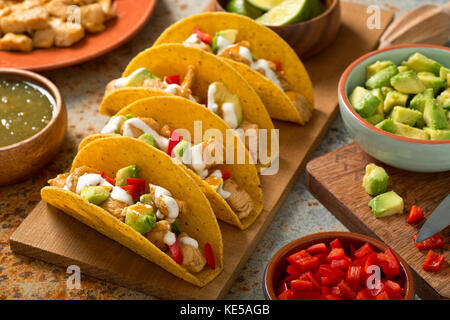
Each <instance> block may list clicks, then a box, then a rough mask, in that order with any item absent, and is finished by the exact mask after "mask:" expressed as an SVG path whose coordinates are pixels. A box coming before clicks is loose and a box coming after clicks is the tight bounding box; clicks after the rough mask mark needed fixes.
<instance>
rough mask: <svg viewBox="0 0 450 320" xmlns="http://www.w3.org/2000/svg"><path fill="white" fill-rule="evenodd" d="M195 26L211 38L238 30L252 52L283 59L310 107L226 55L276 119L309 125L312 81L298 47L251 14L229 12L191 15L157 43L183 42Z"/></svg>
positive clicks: (287, 73)
mask: <svg viewBox="0 0 450 320" xmlns="http://www.w3.org/2000/svg"><path fill="white" fill-rule="evenodd" d="M195 27H198V28H200V30H202V31H203V32H206V33H208V34H209V35H211V37H213V36H214V35H215V33H216V32H218V31H222V30H226V29H237V30H238V35H237V39H236V42H238V41H242V40H246V41H249V42H250V51H251V52H252V54H254V55H255V56H256V57H258V58H262V59H266V60H270V61H279V62H281V65H282V68H283V71H284V73H285V76H286V78H287V80H288V82H289V84H290V86H291V87H292V89H293V90H294V91H296V92H298V93H300V94H302V95H303V96H304V97H305V99H306V100H307V101H308V103H309V104H308V106H309V108H300V107H296V105H294V104H293V103H292V101H291V99H290V98H289V97H288V95H286V94H285V92H284V91H283V90H282V89H280V88H279V87H278V86H276V85H275V84H274V83H273V82H272V81H270V80H269V79H267V78H266V77H264V76H263V75H262V74H260V73H259V72H257V71H255V70H253V69H251V68H250V67H248V66H247V65H245V64H243V63H239V62H236V61H234V60H230V59H226V58H223V59H224V60H225V61H227V62H228V63H229V64H230V65H232V66H233V67H234V68H235V69H236V70H237V71H238V72H239V73H240V74H241V75H242V76H243V77H244V78H245V79H246V80H247V81H248V82H249V83H250V85H251V86H252V87H253V88H254V89H255V91H256V92H257V93H258V95H259V96H260V97H261V99H262V101H263V103H264V104H265V106H266V108H267V110H268V111H269V114H270V116H271V117H272V118H274V119H277V120H284V121H291V122H295V123H299V124H305V123H306V122H307V121H308V120H309V119H310V117H311V109H310V108H311V107H312V106H314V93H313V88H312V84H311V80H310V78H309V75H308V73H307V71H306V69H305V67H304V65H303V63H302V62H301V61H300V59H299V58H298V56H297V55H296V53H295V52H294V50H293V49H292V48H291V47H290V46H289V45H288V44H287V43H286V42H285V41H284V40H283V39H282V38H281V37H280V36H278V35H277V34H276V33H275V32H273V31H272V30H270V29H269V28H267V27H265V26H263V25H261V24H259V23H257V22H255V21H254V20H253V19H250V18H248V17H244V16H242V15H237V14H232V13H226V12H208V13H201V14H196V15H193V16H190V17H188V18H185V19H182V20H180V21H178V22H177V23H175V24H173V25H172V26H170V27H169V28H167V29H166V30H165V31H164V32H163V33H162V34H161V36H160V37H159V38H158V39H157V40H156V42H155V43H154V45H155V46H159V45H162V44H167V43H183V42H184V41H185V40H186V39H187V38H188V37H189V36H190V35H192V33H193V30H194V28H195ZM303 102H304V101H303ZM303 105H307V104H305V103H303Z"/></svg>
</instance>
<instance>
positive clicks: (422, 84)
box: [349, 53, 450, 140]
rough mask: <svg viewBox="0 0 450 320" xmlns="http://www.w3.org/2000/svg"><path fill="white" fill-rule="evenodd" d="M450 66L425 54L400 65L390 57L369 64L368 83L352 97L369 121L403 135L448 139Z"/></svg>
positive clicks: (414, 56) (356, 90)
mask: <svg viewBox="0 0 450 320" xmlns="http://www.w3.org/2000/svg"><path fill="white" fill-rule="evenodd" d="M449 81H450V68H449V66H448V65H447V66H443V65H442V64H441V63H439V62H437V61H434V60H433V59H430V58H428V57H426V56H424V55H423V54H421V53H414V54H412V55H410V56H409V57H408V59H407V60H405V61H403V62H402V63H401V65H400V66H397V65H395V63H394V62H392V61H389V60H382V61H376V62H374V63H372V64H370V65H369V66H367V67H366V82H365V86H362V85H361V86H356V87H355V88H354V89H353V92H351V94H350V96H349V101H350V104H351V105H352V107H353V108H354V109H355V111H356V112H357V113H358V114H359V115H360V116H361V117H362V118H364V119H365V120H366V121H367V122H368V123H370V124H372V125H374V126H376V127H377V128H379V129H381V130H384V131H387V132H390V133H394V134H396V135H399V136H403V137H408V138H412V139H421V140H430V139H431V140H447V139H450V138H449V131H450V84H449Z"/></svg>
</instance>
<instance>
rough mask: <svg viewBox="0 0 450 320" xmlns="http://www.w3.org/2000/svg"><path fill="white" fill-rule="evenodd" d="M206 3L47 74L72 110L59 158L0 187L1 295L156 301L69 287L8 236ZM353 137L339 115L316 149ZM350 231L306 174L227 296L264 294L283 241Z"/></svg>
mask: <svg viewBox="0 0 450 320" xmlns="http://www.w3.org/2000/svg"><path fill="white" fill-rule="evenodd" d="M352 2H356V3H362V4H379V5H380V6H381V7H383V8H387V9H390V10H395V11H397V12H402V11H403V10H407V9H410V8H412V7H414V6H418V5H421V4H424V3H426V2H437V3H445V2H447V1H446V0H435V1H421V0H391V1H375V0H353V1H352ZM206 4H207V1H202V0H190V1H187V0H185V1H180V0H159V2H158V4H157V6H156V9H155V12H154V14H153V16H152V18H151V19H150V21H149V22H148V23H147V25H146V26H145V27H144V29H143V30H142V31H141V32H140V33H139V34H138V35H137V36H136V37H135V38H134V39H133V40H131V41H130V42H128V43H126V44H125V45H123V46H122V47H121V48H119V49H117V50H115V51H113V52H111V53H109V54H107V55H105V56H103V57H100V58H98V59H95V60H93V61H91V62H88V63H84V64H82V65H79V66H75V67H71V68H65V69H62V70H56V71H50V72H44V73H43V75H44V76H46V77H48V78H50V79H51V80H52V81H53V82H54V83H55V84H56V85H57V86H58V87H59V88H60V90H61V93H62V95H63V97H64V100H65V102H66V105H67V109H68V113H69V122H68V134H67V137H66V140H65V143H64V146H63V148H62V150H61V152H60V153H59V155H58V156H57V158H56V159H57V160H56V161H54V162H51V163H50V165H49V166H48V167H47V168H46V169H45V170H43V172H41V173H40V174H38V175H36V176H35V177H34V178H32V179H31V180H29V181H26V182H23V183H21V184H17V185H14V186H9V187H1V188H0V299H152V297H150V296H146V295H144V294H142V293H139V292H136V291H133V290H129V289H126V288H123V287H119V286H117V285H114V284H111V283H107V282H104V281H100V280H97V279H94V278H91V277H88V276H85V275H82V281H81V286H82V287H81V289H79V290H76V289H74V290H70V289H67V288H66V279H67V274H66V272H65V270H63V269H62V268H59V267H56V266H53V265H50V264H47V263H44V262H41V261H38V260H34V259H31V258H28V257H24V256H18V255H14V254H13V253H12V252H11V250H10V248H9V242H8V238H9V237H10V235H11V234H12V233H13V231H14V230H15V229H16V228H17V226H18V225H19V224H20V223H21V221H22V220H23V219H24V218H26V216H27V215H28V213H29V212H30V211H31V210H32V209H33V207H34V206H35V205H36V204H37V203H38V201H39V200H40V195H39V190H40V188H41V187H42V186H44V185H45V184H46V181H47V180H48V179H49V178H51V177H53V176H55V175H56V174H57V173H58V172H63V171H64V170H66V169H67V168H69V166H70V163H71V161H72V159H73V157H74V155H75V152H76V146H77V144H78V142H79V141H80V140H81V139H82V138H83V137H84V136H86V135H87V134H90V133H94V132H96V131H98V130H99V129H100V128H101V127H102V125H103V124H104V123H105V122H106V120H107V118H106V117H102V116H100V115H99V114H98V111H97V110H98V106H99V103H100V101H101V98H102V95H103V91H104V87H105V85H106V83H107V82H108V81H109V80H111V79H113V78H117V77H118V76H119V75H120V73H121V71H122V70H123V69H124V67H125V66H126V65H127V63H128V61H129V60H130V59H131V58H132V57H133V56H134V55H136V54H137V53H138V52H140V51H141V50H143V49H145V48H147V47H149V46H150V45H151V44H152V43H153V41H154V40H155V39H156V37H157V36H158V35H159V34H160V33H161V31H162V30H164V29H165V28H166V27H167V26H168V25H170V24H171V23H172V22H173V21H176V20H178V19H180V18H182V17H184V16H187V15H190V14H192V13H196V12H200V11H201V10H202V9H203V7H204V6H205V5H206ZM349 142H351V140H350V138H349V136H348V135H347V133H346V132H345V129H344V128H343V123H342V120H341V118H340V117H338V118H337V119H336V121H335V122H334V123H333V125H332V127H331V129H330V131H329V132H328V134H327V135H326V136H325V138H324V140H323V142H322V143H321V144H320V146H319V148H318V149H317V151H316V152H315V154H314V156H319V155H321V154H324V153H326V152H329V151H331V150H334V149H336V148H338V147H341V146H343V145H345V144H348V143H349ZM327 230H346V229H345V227H344V226H343V225H342V224H341V223H340V222H339V221H338V220H336V219H335V218H334V216H333V215H332V214H331V213H330V212H329V211H328V210H327V209H325V208H324V207H323V206H322V205H321V204H320V203H319V202H318V201H317V200H316V199H315V198H314V197H313V196H312V195H311V194H310V193H309V192H308V191H307V189H306V185H305V175H304V174H302V175H301V176H300V178H299V180H298V181H297V183H296V184H295V186H294V188H293V190H292V191H291V193H290V195H289V196H288V198H287V200H286V201H285V203H284V204H283V206H282V207H281V209H280V210H279V212H278V214H277V216H276V217H275V219H274V221H273V223H272V225H271V226H270V227H269V229H268V230H267V232H266V234H265V235H264V237H263V238H262V240H261V241H260V243H259V244H258V246H257V247H256V250H255V252H254V254H253V255H252V256H251V258H250V259H249V261H248V262H247V264H246V266H245V267H244V269H243V271H242V274H241V275H240V276H239V278H238V279H237V281H236V283H235V284H234V285H233V287H232V289H231V290H230V292H229V294H228V295H227V298H228V299H263V298H264V297H263V293H262V290H261V285H262V275H263V272H264V268H265V266H266V263H267V261H268V260H269V259H270V257H271V256H272V255H273V254H274V253H275V252H276V251H277V250H278V249H279V248H281V247H282V246H283V245H284V244H286V243H287V242H290V241H292V240H294V239H296V238H299V237H301V236H303V235H306V234H309V233H314V232H319V231H327Z"/></svg>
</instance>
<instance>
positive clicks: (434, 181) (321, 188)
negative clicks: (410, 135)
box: [306, 143, 450, 299]
mask: <svg viewBox="0 0 450 320" xmlns="http://www.w3.org/2000/svg"><path fill="white" fill-rule="evenodd" d="M372 162H373V163H376V164H377V165H381V166H383V167H384V168H385V169H386V171H387V173H388V175H389V178H390V179H389V186H388V190H394V191H395V192H396V193H398V194H399V195H400V196H401V197H402V198H403V199H404V201H405V214H403V215H394V216H390V217H386V218H382V219H376V218H375V217H374V215H373V213H372V211H371V210H370V208H369V207H368V203H369V201H370V199H372V197H371V196H369V195H368V194H367V193H366V192H365V190H364V188H363V187H362V179H363V176H364V173H365V166H366V165H367V164H369V163H372ZM306 171H307V186H308V189H309V190H310V191H311V193H312V194H313V195H314V196H315V197H316V198H317V199H318V200H319V201H320V202H321V203H322V204H323V205H324V206H325V207H326V208H327V209H328V210H330V211H331V212H332V213H333V214H334V215H335V216H336V217H337V218H338V219H339V220H340V221H341V222H342V223H343V224H344V225H345V226H347V228H349V229H350V230H351V231H354V232H360V233H363V234H366V235H369V236H372V237H375V238H379V239H381V240H382V241H384V242H385V243H386V244H387V245H389V246H390V247H391V248H393V249H394V250H395V251H396V252H397V253H398V254H400V255H401V256H402V257H403V259H405V261H406V262H407V263H408V264H409V266H410V267H411V269H412V271H413V273H414V278H415V284H416V292H417V293H418V294H419V296H420V297H422V298H430V299H437V298H447V299H448V298H450V281H449V280H450V266H449V264H448V263H444V265H443V266H442V267H441V269H440V270H439V272H436V273H433V272H426V271H424V270H422V265H423V263H424V261H425V256H426V254H427V253H428V251H419V250H418V249H417V248H416V247H415V245H414V242H413V240H412V237H413V235H414V234H416V233H418V230H419V229H420V227H421V226H422V224H423V222H424V221H425V220H423V221H422V222H420V223H418V224H414V225H409V224H408V223H407V222H406V218H407V210H409V208H410V207H411V205H413V204H415V205H418V206H419V207H421V208H422V209H423V210H424V213H425V217H427V216H428V215H429V214H431V213H432V212H433V210H434V209H435V208H436V207H437V206H438V204H439V203H440V202H441V201H442V200H443V199H444V198H445V197H446V196H447V194H449V193H450V171H449V172H445V173H437V174H436V173H413V172H408V171H404V170H400V169H396V168H393V167H390V166H387V165H385V164H381V163H380V162H378V161H376V160H375V159H373V158H371V157H370V156H369V155H368V154H366V153H365V152H364V151H362V149H360V148H359V147H358V145H357V144H356V143H352V144H350V145H348V146H345V147H343V148H340V149H338V150H335V151H332V152H330V153H328V154H326V155H324V156H321V157H319V158H317V159H314V160H312V161H311V162H309V163H308V165H307V167H306ZM441 236H442V237H443V238H444V240H445V243H446V246H445V247H444V249H443V250H435V251H436V252H438V251H441V252H443V253H444V254H445V257H446V260H447V262H448V261H450V260H449V259H450V251H449V250H448V249H449V240H450V228H447V229H446V230H444V231H443V232H441Z"/></svg>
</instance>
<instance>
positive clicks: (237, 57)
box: [217, 41, 252, 66]
mask: <svg viewBox="0 0 450 320" xmlns="http://www.w3.org/2000/svg"><path fill="white" fill-rule="evenodd" d="M240 47H245V48H247V49H248V48H250V43H249V42H248V41H239V42H238V43H237V44H236V45H235V46H230V47H227V48H225V49H224V50H222V51H221V52H220V53H219V54H218V55H217V56H219V57H222V58H228V59H231V60H234V61H237V62H241V63H243V64H246V65H248V66H249V65H250V64H251V63H252V61H250V60H248V59H247V58H246V57H244V56H242V55H241V54H240Z"/></svg>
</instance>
